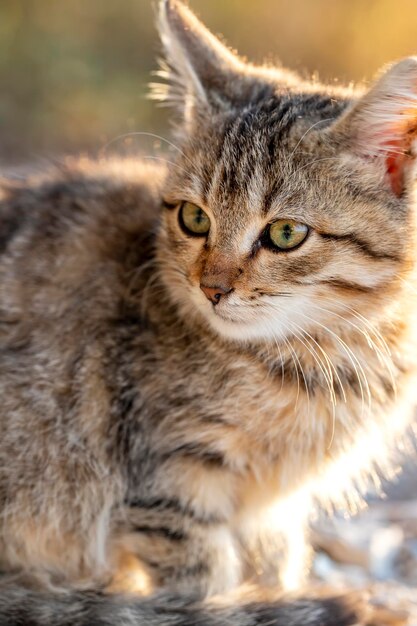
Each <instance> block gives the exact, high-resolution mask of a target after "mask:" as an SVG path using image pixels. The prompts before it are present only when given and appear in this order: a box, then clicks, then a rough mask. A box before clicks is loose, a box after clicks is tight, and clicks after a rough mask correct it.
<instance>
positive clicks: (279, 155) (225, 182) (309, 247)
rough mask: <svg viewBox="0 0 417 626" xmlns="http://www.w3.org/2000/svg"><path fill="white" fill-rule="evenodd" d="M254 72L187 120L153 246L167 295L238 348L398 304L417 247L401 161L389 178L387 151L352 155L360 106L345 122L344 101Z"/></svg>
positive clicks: (279, 77) (346, 104)
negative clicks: (158, 245) (157, 244)
mask: <svg viewBox="0 0 417 626" xmlns="http://www.w3.org/2000/svg"><path fill="white" fill-rule="evenodd" d="M177 17H178V15H177ZM171 36H172V35H171ZM200 36H201V33H200ZM414 71H416V70H415V67H414ZM253 72H254V70H252V69H251V68H249V69H248V70H246V71H243V74H241V75H240V80H241V81H242V83H241V85H240V86H238V88H237V95H235V98H234V99H233V98H232V97H229V100H228V101H227V96H224V98H223V101H222V102H221V104H218V103H217V104H216V102H215V99H214V96H213V95H212V94H209V96H210V98H211V100H210V98H209V101H208V102H207V100H206V101H205V102H204V103H202V104H201V105H200V106H199V105H198V101H197V104H195V103H194V105H193V106H194V110H193V111H190V110H189V111H188V113H187V115H188V118H189V119H188V122H187V125H186V132H185V133H184V134H183V139H182V143H181V154H179V156H178V158H177V160H176V164H175V166H174V167H173V168H172V172H171V176H170V179H169V181H168V185H167V190H166V202H167V205H168V206H167V208H166V209H165V213H164V225H163V237H162V241H163V252H162V257H163V264H164V276H165V281H166V283H167V284H168V286H169V288H170V291H171V294H172V296H173V297H174V299H175V300H176V302H177V303H178V304H179V305H180V306H181V307H182V308H183V309H184V311H185V313H186V314H187V315H191V316H192V315H195V314H199V315H202V316H203V317H204V319H205V320H206V321H207V322H208V323H209V324H210V326H211V327H212V328H213V329H214V330H215V331H217V332H218V333H220V334H221V335H222V336H225V337H226V338H230V339H242V340H246V339H257V340H262V339H267V340H270V339H271V338H273V339H277V340H282V339H285V338H286V337H288V336H291V335H295V336H297V335H298V336H300V334H302V333H303V332H308V333H312V334H317V332H320V330H321V329H323V330H324V329H326V328H327V329H330V331H331V330H332V329H338V328H339V327H340V326H341V325H342V322H343V324H344V325H345V326H346V323H348V324H349V323H350V324H354V323H355V322H357V321H358V319H361V318H362V317H365V318H368V317H369V316H374V315H377V314H378V313H380V312H381V311H383V310H384V309H385V307H386V306H389V305H391V304H392V305H393V306H395V294H396V290H398V289H401V288H403V282H404V276H405V275H406V272H407V270H408V269H409V266H410V258H411V254H410V250H411V248H412V246H413V245H414V241H415V225H414V213H413V211H412V210H411V209H410V198H409V197H408V196H407V194H408V195H409V194H410V192H409V191H407V190H406V189H405V187H404V186H405V183H406V178H407V176H408V177H410V176H411V174H410V172H409V171H408V170H407V171H405V166H404V163H403V161H402V160H401V162H397V161H394V163H393V165H392V167H391V169H389V167H390V165H389V163H390V162H389V161H388V159H389V158H391V157H389V156H387V154H386V151H385V150H383V151H382V152H381V154H373V153H372V151H371V152H370V153H369V154H361V153H360V151H361V149H362V150H363V148H362V144H361V145H360V148H359V149H355V147H354V142H353V141H352V142H351V141H350V137H351V136H352V135H354V134H355V132H356V131H354V130H353V129H354V127H355V123H357V124H359V122H361V119H359V121H358V120H357V117H358V115H359V117H360V113H361V111H362V110H361V109H360V108H359V113H357V112H356V111H355V107H353V110H352V111H350V110H348V111H347V113H346V112H345V109H352V105H351V103H350V102H349V101H348V99H347V98H346V97H343V96H342V95H341V94H340V93H339V94H335V93H330V92H329V91H328V90H327V91H326V90H325V89H324V88H321V89H320V88H317V87H315V88H312V87H311V86H306V85H302V84H300V85H299V86H298V87H294V85H292V86H291V88H290V89H288V88H285V89H283V87H282V83H281V80H282V74H277V75H276V76H274V75H273V74H271V73H270V72H267V73H266V74H265V76H262V75H261V73H259V72H258V73H256V72H255V73H253ZM217 80H219V77H217ZM236 80H237V79H236ZM291 80H293V79H291ZM245 81H246V82H245ZM237 82H238V81H237ZM227 88H228V89H229V88H230V87H227ZM375 91H377V89H375ZM377 95H378V94H376V96H377ZM376 96H375V97H376ZM368 97H369V95H368ZM225 101H226V104H225ZM368 106H369V105H368ZM378 140H379V139H378ZM397 152H399V151H397ZM403 170H404V171H403ZM407 180H408V179H407ZM406 196H407V197H406ZM326 332H329V331H326Z"/></svg>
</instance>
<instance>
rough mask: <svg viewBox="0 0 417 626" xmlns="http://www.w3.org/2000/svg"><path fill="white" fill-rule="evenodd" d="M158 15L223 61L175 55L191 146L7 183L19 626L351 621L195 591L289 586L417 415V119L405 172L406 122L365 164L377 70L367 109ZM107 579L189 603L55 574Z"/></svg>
mask: <svg viewBox="0 0 417 626" xmlns="http://www.w3.org/2000/svg"><path fill="white" fill-rule="evenodd" d="M161 16H162V17H161V21H162V30H163V39H164V43H165V46H166V49H167V52H168V55H169V54H171V63H172V62H173V59H174V57H175V59H176V62H178V63H179V65H181V58H180V56H181V54H183V55H184V54H185V53H184V50H187V54H190V52H192V49H193V47H198V46H201V50H200V55H201V54H202V53H203V56H204V54H206V59H205V64H202V65H201V66H199V61H198V57H195V58H194V59H193V62H194V65H193V67H191V66H192V63H191V64H190V61H189V59H187V63H185V62H183V67H180V69H178V68H177V71H178V73H180V72H183V75H182V83H179V84H180V87H181V89H183V90H184V89H185V91H186V92H187V94H188V95H187V97H183V100H182V102H183V104H184V114H185V126H184V130H183V140H182V143H181V150H179V154H178V158H177V161H176V163H175V164H174V165H173V166H172V167H170V168H169V169H165V167H164V166H150V165H149V164H146V163H144V162H141V161H138V162H135V163H133V162H127V161H115V162H102V163H96V164H95V163H91V162H88V161H80V162H78V163H68V164H66V165H65V166H63V167H62V168H61V170H60V171H56V172H54V173H52V174H50V175H47V176H45V177H42V176H41V177H38V178H35V179H34V180H32V181H29V182H28V183H27V184H26V183H22V184H18V183H14V184H12V183H6V182H5V184H4V185H3V199H2V204H1V205H0V224H1V230H0V246H1V248H0V251H1V256H0V389H1V398H2V404H1V407H0V506H1V516H0V521H1V523H0V564H1V569H2V570H3V571H4V572H5V574H6V576H5V578H4V579H3V580H4V582H3V583H1V582H0V589H1V586H2V587H3V591H2V592H0V593H1V594H2V595H1V596H0V598H1V599H0V623H1V624H10V626H12V625H13V624H16V625H17V624H25V623H28V624H29V623H30V624H45V625H47V624H51V626H52V625H53V626H56V625H57V624H73V623H74V624H80V625H81V624H84V623H86V624H87V623H91V622H93V623H95V624H97V625H100V626H101V624H116V623H123V624H127V625H130V624H132V625H133V624H137V625H138V626H142V624H145V623H146V624H156V625H158V626H163V625H164V624H175V625H178V626H186V625H188V624H196V625H197V624H201V625H206V624H213V625H214V624H223V623H227V624H231V625H232V626H235V625H236V626H237V625H239V626H240V625H241V624H242V625H243V624H245V625H247V626H255V625H258V624H259V625H262V624H265V625H266V624H275V623H276V624H281V623H282V624H295V625H297V624H310V623H311V624H318V623H325V624H326V625H327V624H329V625H330V624H332V623H334V624H338V625H341V624H348V623H354V622H355V621H357V619H359V618H358V617H357V616H355V613H354V612H353V611H350V609H347V612H345V613H344V616H342V614H341V613H340V611H343V610H344V609H342V608H340V607H341V605H340V604H339V603H338V602H336V601H332V600H329V601H325V600H319V599H318V600H316V601H314V600H312V601H305V602H304V601H294V602H293V603H292V604H291V603H290V604H287V605H285V604H280V603H279V602H277V601H276V600H275V599H273V598H269V600H268V601H267V599H265V598H264V599H263V601H262V602H261V599H262V594H261V595H259V596H254V598H255V599H253V598H252V599H246V600H244V599H243V600H242V599H240V600H237V599H236V601H235V603H233V602H232V601H229V602H227V601H226V600H222V601H221V602H220V603H218V604H217V605H216V607H215V608H212V609H209V608H207V607H204V606H203V605H201V606H199V607H198V606H197V605H188V608H181V607H182V605H181V601H180V598H181V597H184V606H185V605H186V601H185V598H186V597H187V596H190V594H191V595H195V596H196V597H202V596H207V595H208V596H211V595H213V594H220V593H222V592H223V593H225V592H229V591H231V590H233V589H234V588H236V587H237V586H239V585H240V584H241V583H244V582H251V583H255V584H256V583H258V582H260V581H261V580H262V581H263V582H265V580H266V579H267V580H268V583H269V584H271V582H272V583H274V582H275V583H276V584H277V586H278V585H279V588H281V589H282V588H284V589H285V588H294V587H295V585H296V583H297V582H298V581H299V578H300V573H302V570H303V567H304V564H305V550H304V543H303V531H304V526H305V522H306V519H307V517H308V514H309V512H310V510H311V509H310V503H311V500H312V499H314V498H318V499H322V500H324V501H326V500H327V498H337V497H339V496H340V497H341V498H343V497H344V494H345V493H346V491H347V493H348V496H349V498H353V499H354V497H355V492H354V490H353V487H352V486H351V485H352V484H354V483H355V482H357V481H361V480H362V478H363V476H364V475H369V474H372V472H373V470H374V466H375V463H377V464H382V465H386V464H387V463H388V462H389V459H388V458H387V455H388V454H389V451H390V448H392V447H393V444H394V446H395V441H396V437H397V436H398V435H399V434H400V433H401V432H402V431H404V430H405V428H406V426H407V424H408V422H409V419H410V415H411V395H412V393H411V392H412V381H413V375H414V373H415V346H416V343H415V338H414V334H413V333H414V331H413V324H412V319H413V314H414V311H415V305H414V299H415V298H414V294H415V291H414V289H415V287H414V255H415V253H414V247H415V238H416V233H417V231H416V228H415V217H414V212H413V211H412V210H411V208H410V207H411V206H412V205H413V202H414V200H413V190H412V182H411V181H412V178H413V171H412V167H411V165H412V164H413V158H412V150H411V147H410V145H409V143H410V141H411V139H412V132H413V131H414V127H413V126H412V125H411V123H410V122H409V116H408V117H407V115H405V114H404V115H405V117H404V118H399V119H400V121H401V123H402V122H403V121H405V122H407V128H406V131H407V137H409V138H411V139H409V140H407V142H406V144H405V147H404V148H403V146H402V144H401V145H400V144H394V145H395V146H396V147H397V148H398V149H396V150H395V151H394V154H397V153H398V154H401V155H403V152H401V151H400V148H401V149H402V150H404V152H405V151H406V150H407V151H408V157H407V158H408V159H409V162H410V164H409V163H408V161H407V162H406V163H404V162H403V159H405V158H406V157H403V156H401V158H398V159H397V160H396V157H392V158H393V159H394V160H393V162H392V163H391V161H390V162H389V167H388V166H387V165H386V157H385V151H386V146H392V145H393V138H392V132H391V134H390V135H389V137H388V139H387V140H385V137H384V139H383V142H382V143H383V146H384V147H383V151H382V157H380V156H378V151H377V146H379V145H380V143H381V142H380V137H381V133H379V134H378V135H377V136H378V142H379V143H378V144H377V143H375V146H372V134H371V136H370V137H369V140H367V141H368V143H369V147H370V148H372V149H371V150H370V153H369V154H367V155H366V156H365V157H364V158H363V159H361V158H360V156H358V152H360V150H364V142H365V139H364V137H363V136H365V135H366V132H365V130H368V129H369V128H370V127H371V128H372V124H371V123H369V124H368V126H367V128H366V129H365V128H364V129H363V136H362V135H360V142H359V141H358V142H357V146H356V145H355V144H354V140H353V139H352V140H351V135H350V134H349V127H350V126H353V127H355V125H359V126H360V125H361V124H362V123H363V120H362V116H363V109H364V108H365V109H366V108H367V107H368V108H370V109H372V106H374V107H377V104H378V102H379V101H378V98H377V96H378V90H382V89H383V87H384V83H383V79H382V80H381V82H380V83H379V84H378V85H377V87H376V88H375V89H374V92H375V94H373V97H374V99H376V101H377V104H376V105H375V103H374V102H373V99H372V92H371V97H369V96H368V100H364V102H365V105H364V106H363V107H362V108H359V110H358V112H356V110H355V104H354V102H355V100H354V97H353V95H352V94H348V93H346V94H345V93H343V92H342V91H341V90H339V91H338V92H335V91H332V90H329V89H326V88H323V87H321V86H320V85H305V84H302V83H297V81H296V80H295V79H294V77H292V76H287V75H285V74H283V73H282V72H278V71H277V72H276V73H274V72H273V71H272V70H261V69H256V68H250V67H249V68H247V69H244V66H243V65H242V64H241V63H240V61H237V59H235V57H232V55H231V54H230V53H229V52H227V51H226V50H225V49H223V47H222V46H221V45H220V44H218V42H216V40H214V39H213V38H212V37H211V36H210V35H209V34H208V33H207V31H205V30H204V29H203V27H202V26H201V25H199V24H198V23H196V22H195V21H194V20H193V18H192V16H191V15H190V14H189V13H188V12H186V11H185V10H184V9H183V8H182V7H181V6H178V5H176V4H175V3H169V2H168V3H164V8H163V9H162V13H161ZM187 38H188V39H187ZM170 48H172V49H170ZM174 53H175V54H174ZM207 54H208V56H207ZM219 60H222V63H219ZM210 63H213V64H217V66H216V70H217V72H216V73H213V68H211V67H210ZM407 63H408V65H407ZM190 68H191V69H190ZM202 68H203V69H202ZM397 68H399V66H397ZM210 70H211V71H210ZM394 70H395V68H394ZM204 71H207V73H208V75H209V77H210V79H211V86H210V89H208V86H206V88H205V90H203V87H202V85H203V83H202V80H203V79H202V75H203V74H204ZM225 71H226V72H227V80H226V79H225V77H224V76H223V75H222V72H225ZM187 72H188V73H187ZM199 72H200V78H199V79H197V78H196V77H197V76H198V75H199ZM233 72H235V73H236V77H235V82H234V87H230V85H231V83H230V80H231V77H232V74H233ZM397 73H399V74H401V80H405V78H404V76H405V77H406V75H407V73H410V76H411V75H412V78H413V79H414V74H415V73H417V72H416V69H415V64H414V62H413V61H408V62H404V63H403V65H402V68H401V70H400V69H397ZM392 74H393V76H392V77H391V78H390V77H389V75H388V74H387V75H386V76H388V78H386V83H387V85H388V86H389V83H390V81H391V82H394V79H395V73H394V71H392ZM222 76H223V81H222ZM206 78H207V77H206ZM187 81H190V83H187ZM193 81H196V82H194V86H193V88H194V93H193V95H192V86H191V83H192V82H193ZM220 89H224V93H223V94H222V95H221V96H220V95H219V93H218V91H219V90H220ZM233 89H234V92H233V93H229V91H230V90H233ZM187 90H188V91H187ZM393 90H394V91H395V89H394V87H393ZM183 95H184V94H183ZM201 98H204V99H205V101H204V103H201V102H200V100H199V99H201ZM365 98H366V96H365ZM199 102H200V104H201V109H202V111H203V112H204V115H203V114H202V113H201V111H200V112H199V111H198V108H199V104H198V103H199ZM410 102H412V100H409V101H407V103H408V104H410ZM226 103H227V105H226ZM209 110H210V113H208V111H209ZM384 112H385V111H384ZM380 113H381V111H379V110H378V109H376V115H375V117H376V118H378V115H380ZM388 113H389V111H388ZM388 113H387V115H388ZM395 114H396V115H397V111H395ZM199 115H200V118H199ZM380 117H381V116H380ZM396 119H398V118H396ZM351 120H353V121H351ZM397 125H398V127H399V129H400V131H402V126H401V124H400V123H398V124H397ZM196 129H197V130H196ZM361 131H362V128H361ZM400 131H398V132H400ZM398 141H399V139H398ZM352 145H353V147H352ZM390 154H391V153H389V155H388V157H387V158H391V156H390ZM381 167H382V170H381ZM385 167H387V171H386V172H385V171H383V170H384V168H385ZM184 202H185V204H187V203H188V206H191V207H196V206H197V207H201V206H204V211H203V212H202V213H200V214H199V218H198V220H199V221H197V222H196V228H200V222H201V219H203V220H204V219H208V218H207V214H209V216H210V222H209V224H211V226H210V228H211V230H210V231H209V234H208V235H205V236H203V237H202V236H201V234H200V233H198V234H197V236H196V233H194V234H193V233H190V232H189V230H187V228H186V227H185V226H184V223H183V220H184V215H183V211H184ZM191 203H192V204H191ZM202 215H203V217H202ZM204 216H205V217H204ZM278 218H290V222H291V223H295V224H300V225H301V226H300V227H299V229H300V232H302V228H301V227H302V226H303V225H304V224H307V225H308V227H309V231H308V236H305V235H303V237H304V238H305V243H304V240H302V241H301V243H300V244H299V245H298V246H296V247H294V250H290V251H282V250H278V251H277V250H275V249H272V247H271V242H270V240H269V239H268V241H266V239H265V238H266V237H267V236H269V235H268V233H269V232H270V231H269V230H267V229H270V228H271V224H272V225H273V224H275V223H276V221H277V220H278ZM178 220H179V221H178ZM291 220H292V221H291ZM278 221H279V220H278ZM287 221H288V220H287ZM203 223H204V222H203ZM392 224H394V226H392ZM265 229H266V230H265ZM303 232H305V233H306V232H307V230H306V228H304V231H303ZM200 287H201V288H200ZM349 489H350V491H349ZM272 508H273V515H272V512H271V509H272ZM271 529H273V530H274V531H275V532H276V534H277V540H276V542H272V540H269V537H270V534H269V533H270V531H271ZM274 570H275V573H276V578H275V580H274V576H273V573H274ZM263 572H266V574H267V576H264V575H263ZM12 574H13V575H14V574H17V576H18V578H22V579H23V581H25V584H27V585H30V586H31V587H33V586H34V585H35V587H39V585H40V586H43V587H45V588H46V590H47V591H43V592H40V593H38V592H33V595H31V594H30V593H26V592H25V591H24V590H23V588H19V587H16V585H15V584H14V583H13V582H11V581H10V575H12ZM53 587H57V588H58V590H57V592H56V594H55V595H54V594H53V592H51V588H53ZM103 587H105V588H107V589H108V591H107V593H109V594H112V593H115V592H120V591H122V592H128V591H133V592H135V593H137V594H149V593H151V592H153V591H158V590H163V591H164V592H169V593H176V594H179V596H177V598H176V599H173V598H172V597H171V598H168V599H167V597H162V598H161V599H159V600H155V601H153V600H152V599H149V600H137V599H134V598H132V597H130V598H129V599H123V598H120V597H117V598H115V599H114V600H113V599H112V598H113V596H110V597H109V598H100V597H95V596H93V595H91V591H86V592H85V595H82V593H81V592H80V593H79V594H78V595H77V594H76V593H74V594H73V595H71V594H70V595H65V594H64V595H62V591H60V590H62V588H64V589H65V588H72V589H74V588H75V589H76V588H80V589H87V590H91V589H102V588H103ZM277 588H278V587H277ZM42 594H44V595H42ZM13 620H14V621H13ZM19 620H20V621H19ZM24 620H27V622H25V621H24ZM30 620H32V621H30ZM36 620H37V621H36ZM89 620H90V621H89ZM123 620H124V621H123ZM332 620H334V622H332Z"/></svg>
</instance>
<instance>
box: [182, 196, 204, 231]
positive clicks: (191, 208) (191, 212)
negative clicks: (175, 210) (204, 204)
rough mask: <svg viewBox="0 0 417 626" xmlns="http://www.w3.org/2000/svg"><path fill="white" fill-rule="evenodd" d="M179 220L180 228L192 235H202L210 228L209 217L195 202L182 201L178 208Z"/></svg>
mask: <svg viewBox="0 0 417 626" xmlns="http://www.w3.org/2000/svg"><path fill="white" fill-rule="evenodd" d="M179 220H180V224H181V226H182V228H183V229H184V230H185V231H186V232H187V233H191V234H192V235H198V236H203V235H206V234H207V233H208V231H209V230H210V218H209V216H208V215H207V213H206V212H205V211H203V209H200V207H198V206H197V205H196V204H192V203H191V202H184V204H183V205H182V206H181V208H180V212H179Z"/></svg>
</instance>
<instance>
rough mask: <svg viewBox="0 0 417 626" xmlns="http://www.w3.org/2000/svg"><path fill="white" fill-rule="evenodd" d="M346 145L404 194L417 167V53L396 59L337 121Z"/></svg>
mask: <svg viewBox="0 0 417 626" xmlns="http://www.w3.org/2000/svg"><path fill="white" fill-rule="evenodd" d="M336 129H337V131H339V132H340V135H341V138H342V142H343V144H344V145H346V146H348V148H349V149H350V150H351V151H352V152H353V153H355V154H356V155H357V156H359V157H361V158H363V159H365V161H368V162H373V163H374V164H375V166H376V167H378V168H379V170H380V172H381V174H382V175H383V177H384V179H385V181H386V182H388V183H389V185H390V186H391V189H392V191H393V192H394V193H395V194H396V195H397V196H401V195H402V194H403V192H404V191H405V189H406V187H407V185H408V183H409V182H412V180H413V179H414V176H415V171H416V167H417V57H409V58H406V59H403V60H402V61H399V62H398V63H395V64H394V65H392V66H391V67H389V68H388V69H387V70H386V71H385V72H383V73H382V74H381V75H380V77H379V79H378V80H377V81H376V82H375V83H374V85H373V86H372V87H371V88H370V90H369V91H368V92H367V93H365V95H364V96H362V98H360V99H359V100H358V101H357V102H356V103H355V104H354V105H353V107H352V108H351V109H349V110H348V111H347V112H346V114H345V115H344V116H343V117H342V118H341V119H340V120H339V121H338V122H337V123H336Z"/></svg>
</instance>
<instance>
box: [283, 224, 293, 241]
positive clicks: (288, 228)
mask: <svg viewBox="0 0 417 626" xmlns="http://www.w3.org/2000/svg"><path fill="white" fill-rule="evenodd" d="M292 232H293V229H292V227H291V226H290V225H289V224H285V226H284V227H283V229H282V236H283V237H284V239H286V240H287V241H289V240H290V239H291V235H292Z"/></svg>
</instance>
